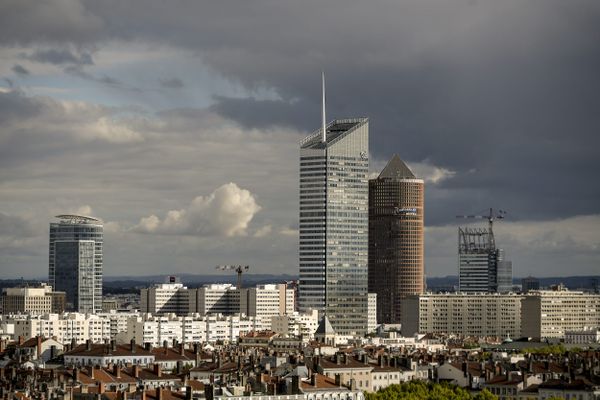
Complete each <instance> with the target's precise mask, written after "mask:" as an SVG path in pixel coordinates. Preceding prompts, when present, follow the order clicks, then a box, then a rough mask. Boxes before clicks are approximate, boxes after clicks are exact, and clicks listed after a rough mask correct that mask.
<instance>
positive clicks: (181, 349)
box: [179, 343, 185, 356]
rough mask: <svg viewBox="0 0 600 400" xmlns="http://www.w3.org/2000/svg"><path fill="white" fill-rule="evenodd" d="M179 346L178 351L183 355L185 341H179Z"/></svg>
mask: <svg viewBox="0 0 600 400" xmlns="http://www.w3.org/2000/svg"><path fill="white" fill-rule="evenodd" d="M179 347H180V349H179V351H180V353H181V355H182V356H185V343H181V344H180V345H179Z"/></svg>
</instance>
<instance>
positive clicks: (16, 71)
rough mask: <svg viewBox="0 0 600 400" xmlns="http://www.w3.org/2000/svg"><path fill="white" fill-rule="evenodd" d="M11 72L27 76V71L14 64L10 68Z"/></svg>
mask: <svg viewBox="0 0 600 400" xmlns="http://www.w3.org/2000/svg"><path fill="white" fill-rule="evenodd" d="M11 69H12V71H13V72H14V73H15V74H17V75H23V76H25V75H29V73H30V72H29V70H27V68H25V67H24V66H22V65H20V64H15V65H14V66H13V67H12V68H11Z"/></svg>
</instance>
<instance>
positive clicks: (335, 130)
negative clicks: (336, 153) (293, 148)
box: [300, 118, 369, 149]
mask: <svg viewBox="0 0 600 400" xmlns="http://www.w3.org/2000/svg"><path fill="white" fill-rule="evenodd" d="M368 121H369V119H368V118H351V119H336V120H333V121H331V122H330V123H329V124H327V127H326V128H325V130H326V131H327V143H324V142H322V141H321V131H322V129H318V130H317V131H315V132H313V133H312V134H310V135H309V136H307V137H306V138H304V140H302V141H301V142H300V148H302V149H324V148H325V147H329V146H330V145H331V144H333V143H335V142H336V141H338V140H339V139H341V138H343V137H344V136H346V135H347V134H349V133H350V132H352V131H353V130H355V129H356V128H358V127H359V126H362V125H364V124H366V123H367V122H368Z"/></svg>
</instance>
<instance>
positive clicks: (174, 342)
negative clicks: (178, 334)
mask: <svg viewBox="0 0 600 400" xmlns="http://www.w3.org/2000/svg"><path fill="white" fill-rule="evenodd" d="M173 348H174V349H175V348H177V339H175V338H173Z"/></svg>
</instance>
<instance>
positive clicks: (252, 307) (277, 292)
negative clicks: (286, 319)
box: [239, 283, 294, 318]
mask: <svg viewBox="0 0 600 400" xmlns="http://www.w3.org/2000/svg"><path fill="white" fill-rule="evenodd" d="M239 298H240V312H241V313H243V314H245V315H248V316H250V317H268V318H270V317H273V316H275V315H285V314H287V313H288V312H289V313H293V311H294V291H293V289H288V288H287V285H286V284H285V283H282V284H267V285H257V286H256V287H253V288H248V289H241V290H240V296H239Z"/></svg>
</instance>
